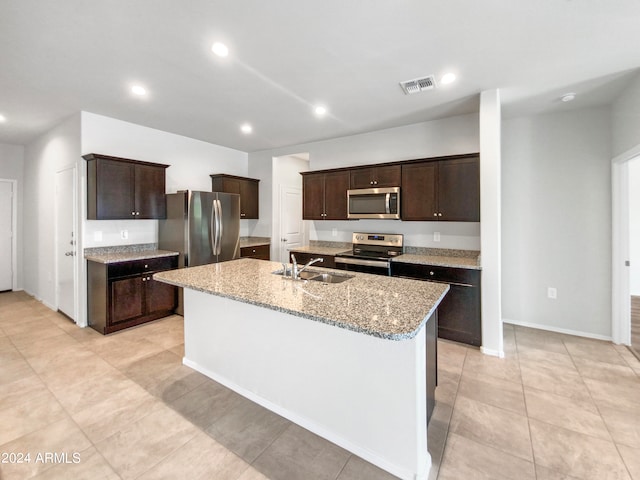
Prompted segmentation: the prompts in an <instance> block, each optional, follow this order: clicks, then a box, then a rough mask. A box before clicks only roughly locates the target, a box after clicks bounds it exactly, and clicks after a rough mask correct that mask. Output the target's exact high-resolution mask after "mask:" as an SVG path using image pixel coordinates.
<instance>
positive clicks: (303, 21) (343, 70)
mask: <svg viewBox="0 0 640 480" xmlns="http://www.w3.org/2000/svg"><path fill="white" fill-rule="evenodd" d="M639 27H640V1H638V0H615V1H608V2H607V1H605V0H537V1H530V0H527V1H525V0H485V1H482V2H480V1H477V0H447V1H432V0H322V1H312V0H272V1H266V0H236V1H216V0H189V1H184V2H179V1H171V0H105V1H101V2H93V1H87V0H56V1H42V0H0V114H3V115H4V116H5V117H6V118H7V121H6V122H4V123H2V124H0V142H1V143H13V144H24V143H27V142H29V141H30V140H31V139H32V138H34V137H35V136H37V135H38V134H40V133H42V132H44V131H46V130H47V129H49V128H51V127H52V126H54V125H55V124H57V123H58V122H60V121H61V120H62V119H64V118H65V117H68V116H70V115H72V114H74V113H76V112H78V111H80V110H85V111H89V112H93V113H97V114H102V115H106V116H109V117H113V118H117V119H121V120H125V121H129V122H133V123H137V124H141V125H146V126H149V127H153V128H157V129H160V130H165V131H168V132H173V133H177V134H181V135H185V136H188V137H192V138H196V139H200V140H204V141H207V142H211V143H215V144H219V145H225V146H228V147H231V148H235V149H239V150H243V151H248V152H250V151H255V150H261V149H267V148H274V147H279V146H286V145H293V144H298V143H304V142H309V141H314V140H320V139H325V138H332V137H338V136H344V135H351V134H355V133H359V132H365V131H371V130H377V129H381V128H387V127H394V126H399V125H406V124H410V123H416V122H420V121H425V120H430V119H434V118H440V117H445V116H451V115H456V114H462V113H469V112H477V111H478V94H479V92H481V91H482V90H486V89H493V88H500V90H501V95H502V99H503V102H504V106H503V113H504V114H505V115H509V116H513V115H520V114H530V113H538V112H546V111H557V110H560V109H569V108H572V109H573V108H582V107H585V106H593V105H604V104H607V103H610V102H611V101H612V100H613V99H614V98H615V96H616V95H617V94H618V93H619V92H620V91H621V89H623V88H624V86H625V85H626V84H627V83H628V82H629V81H630V80H631V78H632V76H633V75H635V74H636V71H635V69H637V68H638V67H640V55H639V52H640V50H638V32H639ZM214 41H222V42H225V43H226V44H227V45H228V46H229V49H230V55H229V57H227V58H226V59H222V58H219V57H216V56H214V55H213V54H212V53H211V45H212V43H213V42H214ZM634 45H635V46H634ZM449 71H452V72H455V73H456V74H457V76H458V81H456V82H455V83H454V84H451V85H439V86H438V88H437V89H435V90H431V91H426V92H422V93H420V94H416V95H411V96H405V95H404V93H403V92H402V90H401V88H400V86H399V85H398V82H400V81H402V80H410V79H413V78H416V77H420V76H423V75H430V74H434V75H435V76H436V79H438V78H439V77H441V76H442V74H444V73H445V72H449ZM133 83H140V84H143V85H144V86H146V87H147V89H148V91H149V95H148V96H147V98H144V99H141V98H134V97H133V96H132V95H131V94H130V92H129V88H130V86H131V85H132V84H133ZM569 91H575V92H576V93H577V94H578V96H577V99H576V100H575V101H574V102H571V103H562V102H560V101H559V97H560V95H562V94H563V93H566V92H569ZM317 103H323V104H325V105H326V106H327V107H328V109H329V114H328V115H327V116H326V117H325V118H323V119H318V118H317V117H316V116H315V115H314V114H313V111H312V107H313V105H315V104H317ZM244 122H249V123H251V124H252V125H253V129H254V131H253V133H252V134H251V135H245V134H242V133H241V132H240V129H239V127H240V125H241V124H242V123H244Z"/></svg>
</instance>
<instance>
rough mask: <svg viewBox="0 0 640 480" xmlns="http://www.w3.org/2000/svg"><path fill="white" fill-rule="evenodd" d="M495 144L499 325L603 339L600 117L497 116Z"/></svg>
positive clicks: (605, 140) (607, 238)
mask: <svg viewBox="0 0 640 480" xmlns="http://www.w3.org/2000/svg"><path fill="white" fill-rule="evenodd" d="M502 139H503V140H502V189H503V196H502V198H503V201H502V275H503V278H502V285H503V286H502V296H503V299H502V309H503V318H504V320H505V321H513V322H516V323H521V324H530V325H533V326H540V327H542V328H547V329H553V330H560V331H568V332H578V333H581V334H585V335H590V336H595V337H603V338H609V337H610V336H611V170H610V160H611V133H610V115H609V111H608V110H607V109H604V108H602V109H584V110H576V111H572V112H568V113H557V114H549V115H538V116H532V117H521V118H512V119H506V120H504V122H503V131H502ZM547 287H555V288H556V289H557V294H558V298H557V299H556V300H552V299H549V298H547Z"/></svg>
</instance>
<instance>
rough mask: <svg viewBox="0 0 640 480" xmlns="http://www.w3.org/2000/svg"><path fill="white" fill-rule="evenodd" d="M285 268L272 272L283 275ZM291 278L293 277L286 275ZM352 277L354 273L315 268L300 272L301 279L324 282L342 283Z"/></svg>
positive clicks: (288, 272) (289, 273)
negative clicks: (344, 273)
mask: <svg viewBox="0 0 640 480" xmlns="http://www.w3.org/2000/svg"><path fill="white" fill-rule="evenodd" d="M283 272H284V271H283V270H276V271H275V272H272V273H273V274H274V275H280V276H282V274H283ZM287 274H288V275H291V272H290V271H287ZM286 278H291V277H289V276H288V277H286ZM350 278H353V275H340V274H335V273H322V272H318V271H314V270H304V271H302V272H300V275H299V280H310V281H312V282H322V283H342V282H345V281H347V280H349V279H350Z"/></svg>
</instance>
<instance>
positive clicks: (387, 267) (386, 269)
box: [335, 257, 391, 276]
mask: <svg viewBox="0 0 640 480" xmlns="http://www.w3.org/2000/svg"><path fill="white" fill-rule="evenodd" d="M335 262H336V268H337V269H339V270H348V271H350V272H361V273H374V274H376V275H386V276H389V275H391V262H388V261H386V260H367V259H364V258H353V257H335Z"/></svg>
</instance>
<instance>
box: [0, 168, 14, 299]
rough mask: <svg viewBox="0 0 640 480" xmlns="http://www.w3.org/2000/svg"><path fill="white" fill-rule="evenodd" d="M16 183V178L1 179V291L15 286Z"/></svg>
mask: <svg viewBox="0 0 640 480" xmlns="http://www.w3.org/2000/svg"><path fill="white" fill-rule="evenodd" d="M15 184H16V182H15V180H0V292H4V291H9V290H13V289H14V286H15V271H16V268H15V267H16V262H15V258H16V241H15V234H14V232H15V230H16V229H15V218H16V212H15V210H16V201H15V190H16V188H15Z"/></svg>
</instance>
